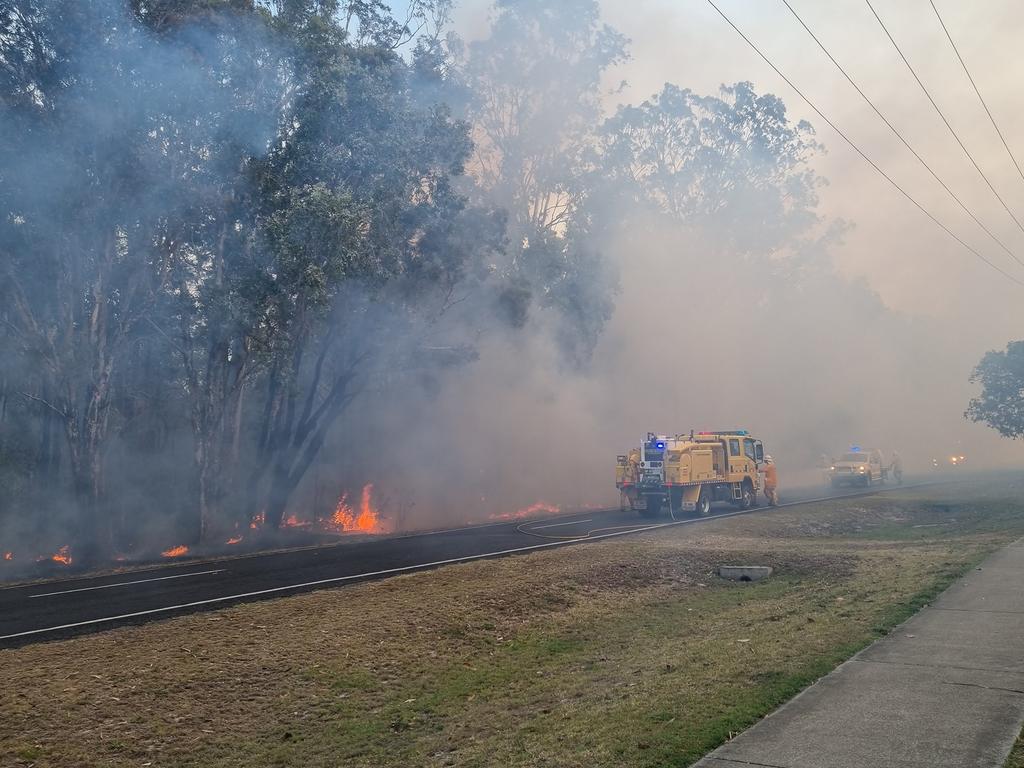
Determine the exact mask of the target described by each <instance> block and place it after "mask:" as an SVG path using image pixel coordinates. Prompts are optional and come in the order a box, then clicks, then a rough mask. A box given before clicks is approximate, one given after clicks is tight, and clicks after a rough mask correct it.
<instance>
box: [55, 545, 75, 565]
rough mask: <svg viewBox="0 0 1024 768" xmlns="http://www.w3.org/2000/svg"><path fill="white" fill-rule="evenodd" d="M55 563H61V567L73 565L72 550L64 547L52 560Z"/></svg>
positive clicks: (66, 546)
mask: <svg viewBox="0 0 1024 768" xmlns="http://www.w3.org/2000/svg"><path fill="white" fill-rule="evenodd" d="M50 559H51V560H53V562H55V563H60V564H61V565H71V548H70V547H69V546H68V545H67V544H65V545H64V546H63V547H61V548H60V549H58V550H57V554H55V555H53V556H52V557H51V558H50Z"/></svg>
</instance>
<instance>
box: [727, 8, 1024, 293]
mask: <svg viewBox="0 0 1024 768" xmlns="http://www.w3.org/2000/svg"><path fill="white" fill-rule="evenodd" d="M707 2H708V5H710V6H711V7H712V8H714V9H715V11H717V13H718V15H719V16H721V17H722V18H723V19H725V23H726V24H728V25H729V26H730V27H732V28H733V30H735V32H736V34H738V35H739V36H740V37H742V38H743V40H744V42H746V44H747V45H749V46H750V47H751V48H753V49H754V52H755V53H757V55H758V56H760V57H761V58H762V59H763V60H764V63H765V64H767V65H768V66H769V67H771V68H772V69H773V70H774V71H775V74H777V75H778V76H779V77H781V78H782V79H783V80H784V81H785V83H786V85H788V86H789V87H790V88H792V89H793V91H795V92H796V94H797V95H798V96H799V97H800V98H801V99H803V100H804V101H805V102H807V106H809V107H810V108H811V109H813V110H814V111H815V113H817V115H818V117H820V118H821V119H822V120H824V121H825V122H826V123H827V124H828V125H829V127H830V128H832V130H833V131H835V132H836V133H838V134H839V135H840V136H841V137H842V139H843V140H844V141H845V142H846V143H847V144H849V145H850V147H851V148H852V149H853V150H854V151H855V152H856V153H857V154H858V155H860V156H861V157H862V158H863V159H864V160H865V162H867V164H868V165H870V166H871V167H872V168H874V169H875V171H877V172H878V174H879V175H881V176H882V178H884V179H885V180H886V181H888V182H889V183H890V184H891V185H892V186H893V188H894V189H896V191H898V192H899V193H900V194H901V195H903V196H904V197H905V198H907V200H909V201H910V202H911V203H912V204H913V205H914V207H915V208H917V209H918V210H919V211H921V213H923V214H924V215H925V216H927V217H928V218H929V219H931V220H932V222H934V223H935V225H936V226H938V227H939V229H941V230H942V231H943V232H945V233H946V234H947V235H949V236H950V237H951V238H953V239H954V240H956V242H958V243H960V245H962V246H963V247H964V248H965V249H967V250H968V251H970V252H971V253H973V254H974V255H975V256H976V257H977V258H979V259H980V260H981V261H983V262H984V263H985V264H987V265H988V266H990V267H991V268H992V269H994V270H995V271H996V272H998V273H999V274H1001V275H1002V276H1003V277H1005V278H1007V279H1008V280H1010V281H1012V282H1014V283H1016V284H1017V285H1020V286H1024V282H1022V281H1020V280H1018V279H1017V278H1016V277H1014V276H1013V275H1011V274H1010V273H1009V272H1006V271H1005V270H1004V269H1002V268H1001V267H999V266H998V265H996V264H993V263H992V262H991V261H989V260H988V259H986V258H985V257H984V256H983V255H982V254H981V253H980V252H979V251H977V250H975V249H974V248H972V247H971V246H970V245H968V244H967V243H966V242H964V241H963V240H962V239H960V237H959V236H958V235H957V234H956V233H955V232H953V230H951V229H950V228H949V227H947V226H946V225H945V224H943V223H942V222H941V221H939V220H938V219H937V218H935V216H934V215H932V213H931V212H930V211H928V210H927V209H926V208H925V207H924V206H923V205H921V204H920V203H919V202H917V200H915V199H914V198H913V197H912V196H911V195H910V193H909V192H907V191H906V190H905V189H903V187H901V186H900V185H899V184H897V183H896V182H895V181H894V180H893V179H892V177H891V176H889V174H887V173H886V172H885V171H883V170H882V169H881V168H880V167H879V166H878V165H877V164H876V163H875V161H874V160H872V159H871V158H870V157H868V156H867V155H866V154H865V153H864V151H863V150H862V149H861V148H860V147H858V146H857V145H856V144H854V143H853V140H852V139H851V138H850V137H849V136H847V135H846V134H845V133H843V132H842V131H841V130H839V127H838V126H837V125H836V124H835V123H833V122H832V121H831V120H829V119H828V117H826V115H825V113H824V112H822V111H821V110H820V109H818V107H817V106H815V104H814V102H813V101H811V100H810V99H809V98H808V97H807V96H805V95H804V93H803V91H801V90H800V89H799V88H797V87H796V85H794V84H793V81H792V80H790V79H789V78H788V77H786V76H785V75H784V74H783V73H782V70H780V69H779V68H778V67H777V66H775V64H774V63H772V60H771V59H769V58H768V57H767V56H766V55H765V54H764V53H763V52H762V51H761V49H760V48H758V47H757V46H756V45H755V44H754V42H753V41H752V40H751V39H750V38H749V37H747V36H746V35H745V34H743V32H742V31H741V30H740V28H739V27H737V26H736V25H735V24H734V23H733V21H732V19H730V18H729V17H728V16H726V15H725V13H724V12H723V11H722V9H721V8H719V7H718V6H717V5H715V3H714V0H707Z"/></svg>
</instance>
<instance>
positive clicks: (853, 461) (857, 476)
mask: <svg viewBox="0 0 1024 768" xmlns="http://www.w3.org/2000/svg"><path fill="white" fill-rule="evenodd" d="M888 476H889V468H888V467H887V466H885V463H884V462H883V461H882V452H881V451H880V450H878V449H873V450H867V451H865V450H860V449H857V448H854V449H851V450H850V451H849V452H848V453H844V454H843V455H842V456H841V457H840V458H839V460H838V461H836V462H835V463H834V464H832V466H831V467H830V468H829V472H828V478H829V481H830V482H831V483H832V487H833V488H837V487H839V486H840V485H863V486H871V485H874V484H875V483H884V482H885V481H886V479H888Z"/></svg>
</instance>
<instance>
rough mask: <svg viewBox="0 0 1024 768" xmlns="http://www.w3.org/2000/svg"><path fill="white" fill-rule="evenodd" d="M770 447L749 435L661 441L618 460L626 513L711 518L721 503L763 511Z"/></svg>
mask: <svg viewBox="0 0 1024 768" xmlns="http://www.w3.org/2000/svg"><path fill="white" fill-rule="evenodd" d="M763 461H764V445H763V443H762V442H761V441H760V440H757V439H755V438H753V437H751V436H750V435H749V434H748V433H747V431H746V430H745V429H737V430H723V431H714V432H690V433H689V434H688V435H656V434H654V433H653V432H648V433H647V437H645V438H644V439H643V441H641V443H640V447H639V448H634V449H632V450H631V451H630V452H629V453H628V454H624V455H620V456H618V457H617V460H616V467H615V485H616V487H617V488H618V489H619V493H620V497H621V499H622V507H623V509H627V508H628V509H632V510H635V511H637V512H639V513H640V514H641V515H643V516H645V517H654V516H656V515H657V514H658V513H659V512H661V510H662V508H663V507H665V506H668V508H669V511H670V512H671V513H672V514H674V513H675V512H697V513H698V514H699V515H707V514H708V513H709V512H710V511H711V504H712V503H713V502H715V501H728V502H731V503H732V504H733V505H735V506H737V507H739V508H740V509H750V508H751V507H753V506H756V505H757V493H758V491H759V490H760V489H761V482H760V476H759V474H758V466H759V465H760V464H761V463H762V462H763Z"/></svg>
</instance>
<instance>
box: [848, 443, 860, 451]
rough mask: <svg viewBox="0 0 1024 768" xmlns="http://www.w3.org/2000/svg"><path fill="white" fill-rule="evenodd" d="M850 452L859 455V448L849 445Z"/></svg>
mask: <svg viewBox="0 0 1024 768" xmlns="http://www.w3.org/2000/svg"><path fill="white" fill-rule="evenodd" d="M850 450H851V451H853V452H854V453H860V446H859V445H851V446H850Z"/></svg>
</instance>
